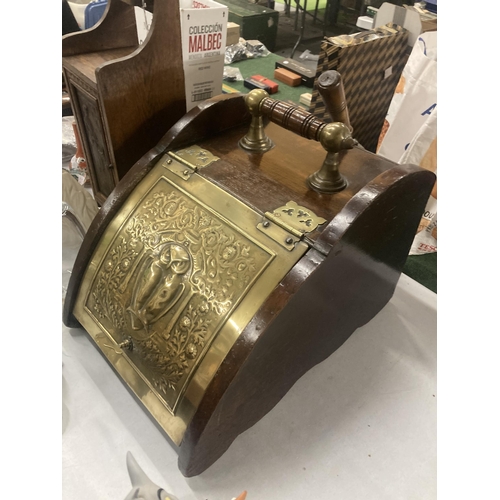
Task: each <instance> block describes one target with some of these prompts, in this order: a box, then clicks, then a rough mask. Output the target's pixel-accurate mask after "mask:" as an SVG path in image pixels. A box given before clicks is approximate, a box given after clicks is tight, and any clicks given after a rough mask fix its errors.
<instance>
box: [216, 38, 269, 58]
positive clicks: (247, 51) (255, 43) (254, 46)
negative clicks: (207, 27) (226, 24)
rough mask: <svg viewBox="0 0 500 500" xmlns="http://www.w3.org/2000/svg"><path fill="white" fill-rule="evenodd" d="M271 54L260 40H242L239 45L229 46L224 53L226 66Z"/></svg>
mask: <svg viewBox="0 0 500 500" xmlns="http://www.w3.org/2000/svg"><path fill="white" fill-rule="evenodd" d="M269 54H270V52H269V50H267V47H266V46H265V45H264V44H263V43H262V42H259V40H245V39H244V38H240V41H239V42H238V43H235V44H234V45H228V46H227V47H226V51H225V53H224V64H231V63H234V62H237V61H244V60H246V59H254V58H256V57H267V56H268V55H269Z"/></svg>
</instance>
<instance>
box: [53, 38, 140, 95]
mask: <svg viewBox="0 0 500 500" xmlns="http://www.w3.org/2000/svg"><path fill="white" fill-rule="evenodd" d="M135 49H136V47H123V48H119V49H109V50H102V51H100V52H89V53H87V54H79V55H77V56H69V57H64V58H63V67H65V68H67V69H69V70H70V71H71V72H72V73H74V74H76V75H78V76H79V77H80V78H82V79H84V80H85V81H86V83H87V84H88V85H91V86H92V87H94V88H95V89H97V82H96V75H95V70H96V69H97V68H98V67H99V66H101V65H102V64H104V63H107V62H109V61H114V60H115V59H118V58H120V57H125V56H128V55H130V54H131V53H132V52H133V51H134V50H135Z"/></svg>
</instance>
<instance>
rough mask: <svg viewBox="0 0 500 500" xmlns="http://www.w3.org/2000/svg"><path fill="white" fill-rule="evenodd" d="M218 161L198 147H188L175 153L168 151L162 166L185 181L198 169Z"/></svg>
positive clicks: (215, 157)
mask: <svg viewBox="0 0 500 500" xmlns="http://www.w3.org/2000/svg"><path fill="white" fill-rule="evenodd" d="M219 159H220V158H219V157H217V156H214V155H213V154H212V153H211V152H210V151H207V150H206V149H202V148H200V146H190V147H189V148H185V149H179V150H177V151H169V152H168V154H167V157H166V158H165V160H164V162H163V166H164V167H165V168H168V170H170V171H171V172H172V173H174V174H176V175H178V176H179V177H180V178H181V179H184V180H186V181H187V180H189V178H190V177H191V176H192V175H193V174H194V173H195V172H196V171H197V170H198V169H200V168H203V167H206V166H208V165H210V164H211V163H213V162H214V161H217V160H219Z"/></svg>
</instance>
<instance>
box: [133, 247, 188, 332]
mask: <svg viewBox="0 0 500 500" xmlns="http://www.w3.org/2000/svg"><path fill="white" fill-rule="evenodd" d="M192 267H193V263H192V258H191V256H190V254H189V252H188V251H187V250H186V249H185V248H184V247H182V246H181V245H177V244H175V243H172V242H170V243H166V244H164V245H162V246H161V247H159V248H158V249H156V250H155V252H154V253H151V254H149V255H145V256H144V258H143V259H142V262H141V263H140V265H139V266H138V270H137V272H136V276H135V286H134V288H133V290H132V298H131V301H130V305H129V306H128V308H127V313H128V314H129V319H130V326H131V328H132V330H133V331H134V332H140V331H144V332H145V333H146V334H149V327H150V325H152V324H153V323H155V322H156V321H158V320H159V319H160V318H161V317H163V316H164V315H165V314H166V313H167V312H168V311H170V309H172V307H174V305H175V304H176V303H177V302H178V300H179V299H180V297H181V296H182V294H183V292H184V290H185V289H186V284H185V282H186V281H187V280H188V279H189V275H190V272H191V270H192Z"/></svg>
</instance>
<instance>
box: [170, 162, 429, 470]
mask: <svg viewBox="0 0 500 500" xmlns="http://www.w3.org/2000/svg"><path fill="white" fill-rule="evenodd" d="M433 182H434V176H433V174H432V173H429V172H426V171H422V170H421V169H419V168H418V167H414V166H411V165H410V166H401V167H399V166H398V167H395V168H393V169H391V170H389V171H387V172H385V173H383V174H381V175H380V176H378V177H377V178H376V179H375V180H374V181H373V182H371V183H369V184H368V185H367V186H366V187H365V188H363V189H362V190H361V191H360V192H359V193H358V194H357V195H355V196H354V197H353V198H352V200H351V201H349V203H347V204H346V206H345V207H344V208H343V210H342V211H341V212H340V213H339V214H338V216H337V217H335V218H334V219H333V220H332V221H331V223H330V224H329V225H328V228H327V230H326V231H325V232H324V234H323V239H324V240H325V241H328V242H329V243H331V244H332V245H333V246H332V247H331V248H330V251H329V253H328V255H327V256H326V257H325V256H324V255H322V254H321V253H319V252H317V251H316V250H314V249H311V250H309V251H308V252H307V254H306V255H305V256H304V257H303V258H302V259H301V260H300V261H299V262H298V263H297V265H296V266H295V267H294V268H293V269H292V271H291V272H290V273H288V275H287V276H286V277H285V278H284V279H283V281H282V282H281V284H280V285H279V286H278V287H277V288H276V289H275V290H274V292H273V293H272V294H271V295H270V296H269V297H268V299H267V300H266V302H265V303H264V305H263V306H262V307H261V309H260V310H259V311H258V312H257V314H256V315H255V316H254V318H253V319H252V321H251V322H250V323H249V324H248V326H247V327H246V328H245V330H244V331H243V332H242V334H241V335H240V337H239V338H238V340H237V342H236V343H235V345H234V346H233V348H232V349H231V351H230V352H229V353H228V355H227V356H226V358H225V360H224V362H223V363H222V365H221V367H220V368H219V370H218V372H217V374H216V376H215V377H214V379H213V380H212V382H211V384H210V385H209V387H208V389H207V391H206V393H205V396H204V398H203V400H202V403H201V405H200V406H199V408H198V411H197V413H196V415H195V417H194V419H193V421H192V422H191V425H190V426H189V427H188V431H187V433H186V435H185V437H184V441H183V443H182V445H181V448H180V453H179V468H180V470H181V471H182V473H183V474H184V475H186V476H194V475H197V474H200V473H201V472H203V471H204V470H205V469H206V468H207V467H209V466H210V465H211V464H213V463H214V462H215V461H216V460H217V459H218V458H219V457H220V456H221V455H222V454H223V453H224V452H225V451H226V450H227V448H228V447H229V446H230V444H231V442H232V441H233V440H234V439H235V438H236V437H237V436H238V435H239V434H241V433H242V432H243V431H245V430H246V429H248V428H249V427H251V426H252V425H254V424H255V423H256V422H257V421H259V420H260V419H261V418H262V417H263V416H264V415H265V414H266V413H268V412H269V411H270V410H271V409H272V408H273V407H274V406H275V405H276V404H277V403H278V402H279V401H280V399H281V398H282V397H283V396H284V395H285V394H286V392H287V391H288V390H289V389H290V388H291V387H292V385H293V384H294V383H295V382H296V381H297V380H298V379H299V378H300V377H301V376H302V375H303V374H304V373H305V372H306V371H308V370H309V369H310V368H312V367H313V366H315V365H316V364H317V363H319V362H321V361H323V360H324V359H326V358H327V357H328V356H330V355H331V354H332V353H333V352H334V351H335V350H336V349H338V348H339V347H340V346H341V345H342V344H343V343H344V342H345V341H346V340H347V339H348V338H349V336H350V335H351V334H352V333H353V332H354V331H355V330H356V329H357V328H359V327H360V326H362V325H364V324H365V323H367V322H368V321H369V320H370V319H372V318H373V317H374V316H375V315H376V314H377V313H378V312H379V311H380V310H381V309H382V307H383V306H384V305H385V304H386V303H387V302H388V301H389V300H390V298H391V296H392V294H393V292H394V289H395V287H396V284H397V281H398V279H399V276H400V274H401V270H402V266H403V265H404V262H405V260H406V256H407V255H408V251H409V249H410V246H411V242H412V240H413V236H414V235H415V231H416V228H417V226H418V223H419V220H420V217H421V213H422V211H423V210H424V207H425V203H426V201H427V199H428V196H429V192H430V189H432V184H433ZM318 397H320V395H318Z"/></svg>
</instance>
